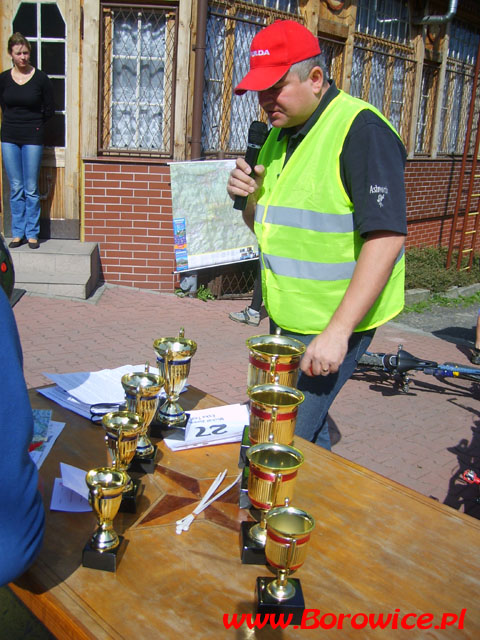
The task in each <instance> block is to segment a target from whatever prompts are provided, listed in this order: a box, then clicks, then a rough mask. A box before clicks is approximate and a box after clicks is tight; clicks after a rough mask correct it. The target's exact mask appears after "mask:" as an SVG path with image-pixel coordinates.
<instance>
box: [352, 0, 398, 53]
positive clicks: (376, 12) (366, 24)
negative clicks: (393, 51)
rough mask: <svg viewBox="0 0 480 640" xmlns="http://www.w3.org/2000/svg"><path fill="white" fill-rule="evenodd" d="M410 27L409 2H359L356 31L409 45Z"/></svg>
mask: <svg viewBox="0 0 480 640" xmlns="http://www.w3.org/2000/svg"><path fill="white" fill-rule="evenodd" d="M409 27H410V22H409V14H408V2H407V0H359V2H358V8H357V22H356V26H355V30H356V31H358V32H360V33H363V34H365V35H368V36H373V37H375V38H381V39H383V40H388V41H389V42H396V43H398V44H407V43H408V40H409Z"/></svg>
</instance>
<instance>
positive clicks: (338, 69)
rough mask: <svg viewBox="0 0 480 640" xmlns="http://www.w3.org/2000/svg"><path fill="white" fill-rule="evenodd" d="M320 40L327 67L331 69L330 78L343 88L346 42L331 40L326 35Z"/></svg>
mask: <svg viewBox="0 0 480 640" xmlns="http://www.w3.org/2000/svg"><path fill="white" fill-rule="evenodd" d="M318 40H319V42H320V48H321V50H322V54H323V57H324V58H325V64H326V67H327V69H328V70H329V79H330V78H331V79H333V80H334V81H335V84H336V85H337V87H339V88H341V83H342V74H343V59H344V54H345V43H344V42H339V41H338V40H330V39H328V38H325V37H324V36H322V37H320V38H319V39H318Z"/></svg>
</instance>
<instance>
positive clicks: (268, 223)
mask: <svg viewBox="0 0 480 640" xmlns="http://www.w3.org/2000/svg"><path fill="white" fill-rule="evenodd" d="M363 109H371V110H372V111H374V112H375V113H377V115H379V117H380V118H382V119H383V120H384V121H385V122H387V124H389V123H388V121H387V120H386V119H385V118H384V117H383V116H382V114H380V112H378V111H377V110H376V109H375V108H374V107H371V106H370V105H368V104H367V103H365V102H363V101H361V100H358V99H357V98H352V97H351V96H348V95H347V94H345V93H343V92H340V93H339V95H338V96H336V97H335V98H334V99H333V100H332V102H331V103H330V104H329V105H328V106H327V107H326V109H325V111H324V112H323V113H322V115H321V116H320V118H319V119H318V121H317V122H316V123H315V125H314V126H313V127H312V129H311V131H310V132H309V134H308V135H307V136H306V137H305V138H304V139H303V140H302V142H301V143H300V145H299V146H298V147H297V149H296V150H295V151H294V152H293V154H292V157H291V158H290V160H289V161H288V163H287V164H286V165H285V166H284V160H285V152H286V139H285V138H284V139H283V140H280V141H278V133H279V131H280V130H279V129H275V128H274V129H272V130H271V132H270V135H269V137H268V139H267V141H266V143H265V145H264V146H263V148H262V151H261V152H260V156H259V159H258V164H263V165H265V167H266V172H265V179H264V182H263V185H262V189H261V191H260V193H259V197H258V204H257V208H256V211H255V233H256V235H257V238H258V243H259V246H260V247H261V267H262V286H263V295H264V303H265V307H266V309H267V312H268V314H269V316H270V317H271V318H272V319H273V320H274V321H275V322H276V323H277V324H278V325H279V326H280V327H283V328H284V329H287V330H290V331H294V332H298V333H304V334H309V333H320V332H321V331H323V329H324V328H325V327H326V326H327V324H328V322H329V321H330V318H331V316H332V314H333V313H334V311H335V310H336V308H337V307H338V305H339V304H340V302H341V300H342V298H343V296H344V294H345V291H346V289H347V287H348V285H349V283H350V280H351V277H352V274H353V271H354V269H355V265H356V260H357V259H358V255H359V253H360V250H361V248H362V246H363V243H364V240H363V239H362V238H361V237H360V234H359V233H358V231H357V230H356V229H355V228H354V219H353V203H352V202H351V200H350V199H349V197H348V194H347V193H346V191H345V189H344V187H343V183H342V181H341V176H340V162H339V158H340V153H341V150H342V148H343V143H344V141H345V137H346V135H347V133H348V131H349V129H350V126H351V123H352V122H353V120H354V119H355V117H356V116H357V115H358V113H360V111H362V110H363ZM389 126H390V127H391V125H390V124H389ZM392 130H393V127H392ZM319 149H321V152H319ZM404 266H405V261H404V253H403V251H402V252H401V253H400V255H399V256H398V258H397V260H396V263H395V266H394V269H393V271H392V275H391V276H390V279H389V281H388V282H387V284H386V286H385V287H384V290H383V291H382V293H381V294H380V296H379V298H378V299H377V301H376V302H375V303H374V305H373V307H372V308H371V309H370V311H369V312H368V313H367V314H366V316H365V318H364V319H363V320H362V322H361V323H360V324H359V325H358V326H357V328H356V330H357V331H361V330H365V329H369V328H373V327H376V326H378V325H380V324H383V323H384V322H386V321H387V320H389V319H391V318H392V317H394V316H395V315H397V313H399V312H400V311H401V309H402V308H403V301H404Z"/></svg>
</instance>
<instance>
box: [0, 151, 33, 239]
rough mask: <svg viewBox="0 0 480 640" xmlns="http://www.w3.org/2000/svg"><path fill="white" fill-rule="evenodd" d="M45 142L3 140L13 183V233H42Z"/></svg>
mask: <svg viewBox="0 0 480 640" xmlns="http://www.w3.org/2000/svg"><path fill="white" fill-rule="evenodd" d="M42 153H43V146H42V145H38V144H13V143H11V142H2V158H3V164H4V166H5V171H6V172H7V176H8V181H9V183H10V210H11V213H12V237H13V238H27V239H34V238H35V239H36V238H38V236H39V233H40V193H39V190H38V176H39V173H40V163H41V161H42Z"/></svg>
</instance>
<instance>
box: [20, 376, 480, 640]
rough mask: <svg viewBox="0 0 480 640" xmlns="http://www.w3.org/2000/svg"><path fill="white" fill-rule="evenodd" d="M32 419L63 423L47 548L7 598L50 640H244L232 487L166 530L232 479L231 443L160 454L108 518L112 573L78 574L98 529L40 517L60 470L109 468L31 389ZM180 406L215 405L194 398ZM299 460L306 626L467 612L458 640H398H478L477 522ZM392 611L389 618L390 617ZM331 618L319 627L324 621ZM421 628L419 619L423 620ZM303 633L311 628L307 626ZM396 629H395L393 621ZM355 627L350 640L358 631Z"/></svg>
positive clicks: (349, 469)
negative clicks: (309, 519)
mask: <svg viewBox="0 0 480 640" xmlns="http://www.w3.org/2000/svg"><path fill="white" fill-rule="evenodd" d="M31 398H32V404H33V406H35V407H36V408H49V409H52V410H53V419H55V420H59V421H61V422H66V426H65V428H64V430H63V433H62V434H61V436H60V437H59V439H58V441H57V443H56V444H55V446H54V448H53V449H52V451H51V453H50V455H49V456H48V458H47V460H46V461H45V462H44V464H43V466H42V469H41V478H42V483H43V494H44V500H45V507H46V510H47V528H46V535H45V543H44V546H43V550H42V552H41V554H40V557H39V559H38V560H37V562H36V563H35V565H34V566H33V567H32V568H31V569H30V570H29V571H28V572H27V573H26V574H25V575H24V576H23V577H22V578H21V579H19V580H18V581H17V582H16V583H15V584H12V585H11V588H12V589H13V591H14V592H15V593H16V594H17V595H18V596H19V597H20V598H21V600H23V602H24V603H25V604H26V605H27V606H28V607H29V608H30V609H31V610H32V611H33V612H34V613H35V615H36V616H37V617H38V618H40V620H42V622H43V623H44V624H45V625H46V626H47V627H48V628H49V629H50V630H51V631H52V632H53V633H54V634H55V635H56V636H58V637H59V638H61V639H62V640H63V639H64V638H75V640H78V639H84V638H95V639H97V638H99V639H105V640H107V639H111V638H124V639H125V640H131V639H132V638H134V639H135V640H141V639H143V638H148V639H151V638H155V639H156V638H159V639H165V638H166V639H169V638H181V637H182V636H185V637H189V638H191V639H192V640H203V639H205V640H207V639H208V640H211V639H213V638H235V639H236V640H239V639H241V638H251V637H252V631H249V630H248V628H247V626H246V625H243V626H242V627H241V629H239V630H234V629H229V630H228V631H227V630H226V629H225V628H224V625H223V614H225V613H227V614H233V613H237V614H242V613H252V612H253V611H254V606H253V602H254V588H255V581H256V577H257V576H261V575H264V576H265V575H269V570H268V569H267V568H266V567H263V566H255V565H242V563H241V561H240V551H239V528H240V522H241V521H242V520H245V519H246V518H247V517H248V513H247V512H245V511H241V510H239V508H238V490H237V489H235V490H232V491H231V492H229V493H228V494H226V495H225V497H224V498H223V499H220V501H218V502H215V503H214V504H212V506H211V507H209V508H208V509H207V510H206V511H205V512H204V513H203V514H201V515H200V516H198V517H197V519H196V520H195V522H194V523H193V524H192V526H191V527H190V530H189V531H188V532H186V533H183V534H182V535H176V533H175V521H176V520H177V519H179V518H181V517H183V516H185V515H187V514H188V513H191V511H192V510H193V509H194V507H195V506H196V504H197V503H198V500H199V499H200V497H201V496H202V495H204V493H205V491H206V488H207V487H208V486H209V484H210V482H211V481H212V479H213V478H215V477H216V475H217V474H218V473H219V472H220V471H221V470H223V469H224V468H227V469H228V474H229V478H231V479H233V478H234V477H235V476H236V475H237V474H238V472H239V470H238V467H237V465H238V453H239V445H238V444H231V445H222V446H215V447H205V448H201V449H196V450H189V451H181V452H175V453H173V452H171V451H170V450H168V449H167V448H166V447H165V445H164V444H163V443H159V451H158V464H157V467H156V471H155V474H150V475H144V476H143V477H142V478H143V480H142V482H143V486H144V492H143V495H142V498H141V500H140V504H139V510H138V513H137V514H136V515H128V514H119V515H118V516H117V518H116V519H115V529H116V530H117V532H118V533H120V534H122V535H124V536H125V540H126V541H127V547H126V549H125V552H124V555H123V557H122V559H121V561H120V563H119V567H118V570H117V572H116V573H115V574H113V573H108V572H102V571H96V570H93V569H86V568H84V567H82V566H81V555H82V549H83V546H84V544H85V542H86V541H87V540H88V538H89V536H90V535H91V533H92V532H93V530H94V529H95V517H94V515H93V514H92V513H83V514H72V513H61V512H51V511H50V510H49V504H50V497H51V491H52V486H53V480H54V478H55V477H59V476H60V469H59V462H61V461H62V462H67V463H69V464H72V465H75V466H77V467H80V468H84V469H89V468H92V467H95V466H99V465H102V464H106V463H107V462H108V458H107V450H106V447H105V444H104V441H103V431H102V429H101V427H99V426H96V425H94V424H92V423H90V422H88V421H87V420H84V419H83V418H80V417H79V416H76V415H75V414H72V413H70V412H69V411H66V410H64V409H62V408H61V407H59V406H57V405H54V404H53V403H51V402H50V401H48V400H46V399H45V398H44V397H43V396H40V395H39V394H37V393H36V392H34V391H32V392H31ZM182 404H183V406H184V408H186V409H191V408H207V407H209V406H219V405H221V404H222V403H221V402H220V401H219V400H217V399H215V398H212V397H211V396H208V395H206V394H203V393H202V392H200V391H198V390H196V389H193V388H191V389H190V390H189V391H188V392H187V393H186V394H183V395H182ZM295 445H296V446H297V447H298V448H300V449H301V450H302V451H303V453H304V455H305V463H304V465H303V466H302V467H301V469H300V471H299V475H298V479H297V484H296V489H295V501H294V506H297V507H299V508H302V509H305V510H306V511H308V512H309V513H311V514H312V515H313V516H314V518H315V520H316V528H315V530H314V533H313V535H312V539H311V542H310V546H309V551H308V555H307V560H306V563H305V564H304V565H303V566H302V567H301V568H300V569H299V570H298V571H297V573H296V577H298V578H300V580H301V583H302V587H303V592H304V597H305V602H306V607H307V608H312V609H318V610H320V612H321V613H320V614H319V615H318V617H317V619H318V620H319V621H320V620H322V621H323V623H324V624H328V623H330V624H331V623H335V628H333V629H331V631H330V632H329V633H331V634H334V633H335V632H336V634H337V637H339V638H350V637H352V638H355V639H358V638H370V637H382V638H390V637H392V636H393V633H392V631H391V629H392V626H387V628H386V629H384V630H381V629H380V630H379V629H376V630H373V629H371V628H370V627H369V626H365V627H364V628H363V629H361V627H362V625H363V622H365V617H364V616H362V615H358V616H356V617H355V618H353V622H354V624H355V625H356V626H357V627H358V628H352V624H351V623H350V620H351V619H352V618H345V620H344V622H343V629H342V630H340V629H339V627H338V625H339V624H340V623H339V618H340V616H341V614H345V616H348V615H349V616H351V617H353V616H354V615H355V614H372V613H373V614H375V615H378V614H379V613H384V614H388V613H391V614H395V613H397V614H398V616H399V618H398V619H399V620H400V617H401V616H404V615H405V614H408V613H411V614H414V616H410V617H409V618H408V619H406V620H405V622H406V624H413V625H415V620H416V617H415V616H418V615H420V614H433V615H434V616H435V618H434V621H433V624H439V623H440V621H441V617H442V614H443V613H452V614H455V615H460V614H461V612H462V610H466V612H464V629H463V630H461V629H459V628H458V626H457V625H455V626H449V627H447V628H446V629H434V628H432V629H429V630H428V631H426V630H420V629H418V628H416V627H415V626H414V627H413V628H412V629H408V630H407V629H400V628H399V630H398V631H396V632H395V637H397V635H399V636H404V637H405V638H425V637H428V638H437V637H438V638H442V639H444V638H476V637H480V636H479V634H480V615H479V613H478V597H479V593H480V560H479V555H480V554H479V551H478V546H479V543H480V522H478V521H477V520H475V519H473V518H471V517H469V516H466V515H464V514H461V513H459V512H457V511H455V510H453V509H451V508H449V507H446V506H444V505H442V504H439V503H438V502H436V501H434V500H432V499H429V498H427V497H424V496H422V495H420V494H418V493H416V492H415V491H412V490H410V489H407V488H406V487H403V486H401V485H399V484H396V483H395V482H392V481H390V480H388V479H387V478H383V477H381V476H379V475H378V474H376V473H373V472H372V471H369V470H368V469H365V468H363V467H361V466H359V465H356V464H354V463H352V462H349V461H348V460H345V459H343V458H341V457H339V456H337V455H335V454H334V453H330V452H328V451H325V450H324V449H321V448H319V447H316V446H314V445H312V444H310V443H308V442H306V441H304V440H302V439H300V438H297V439H296V440H295ZM397 610H398V611H397ZM327 613H331V614H333V615H330V616H326V617H325V618H323V619H322V616H323V615H324V614H327ZM422 621H423V624H426V621H427V622H428V620H427V619H426V618H422ZM308 624H309V625H313V622H312V620H310V622H308ZM398 626H399V627H400V622H399V623H398ZM360 629H361V630H360ZM323 633H325V632H322V630H321V629H315V630H312V629H310V630H307V629H303V630H299V629H298V630H297V629H294V628H292V627H290V628H288V629H287V630H284V631H279V630H272V629H263V630H262V631H261V632H260V631H257V636H255V637H261V638H264V639H269V638H275V639H276V640H278V639H279V638H282V640H284V639H288V638H302V639H303V638H319V637H322V635H323ZM186 634H188V635H186Z"/></svg>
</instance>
